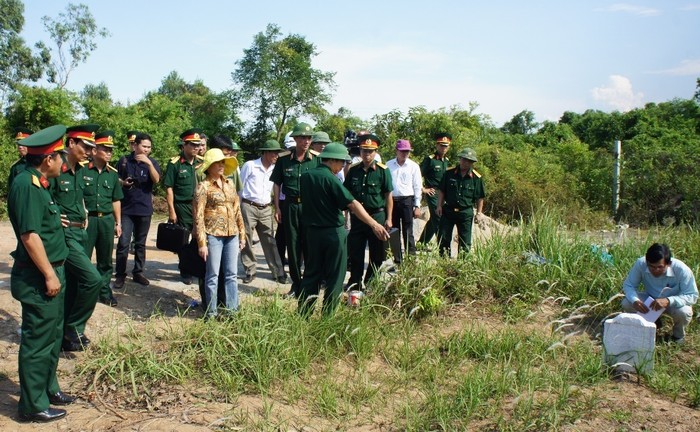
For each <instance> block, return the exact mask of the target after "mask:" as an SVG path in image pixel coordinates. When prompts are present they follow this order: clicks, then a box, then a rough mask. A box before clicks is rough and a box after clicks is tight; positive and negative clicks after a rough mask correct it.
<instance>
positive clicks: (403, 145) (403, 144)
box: [396, 139, 413, 151]
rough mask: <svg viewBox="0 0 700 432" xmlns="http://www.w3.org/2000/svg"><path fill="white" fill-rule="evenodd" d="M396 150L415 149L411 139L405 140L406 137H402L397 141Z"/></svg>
mask: <svg viewBox="0 0 700 432" xmlns="http://www.w3.org/2000/svg"><path fill="white" fill-rule="evenodd" d="M396 150H399V151H411V150H413V149H412V148H411V141H409V140H405V139H400V140H397V141H396Z"/></svg>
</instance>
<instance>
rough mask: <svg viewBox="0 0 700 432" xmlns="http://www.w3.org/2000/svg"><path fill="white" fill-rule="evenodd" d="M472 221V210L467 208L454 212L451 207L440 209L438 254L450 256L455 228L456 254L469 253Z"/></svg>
mask: <svg viewBox="0 0 700 432" xmlns="http://www.w3.org/2000/svg"><path fill="white" fill-rule="evenodd" d="M473 220H474V209H471V208H468V209H464V210H458V211H455V209H454V208H453V207H447V206H443V207H442V218H440V232H439V234H438V241H439V242H440V253H441V254H443V255H447V256H450V255H451V253H452V250H451V244H452V231H453V229H454V227H455V226H456V227H457V237H458V238H459V243H458V245H457V254H459V252H460V251H464V252H469V250H470V249H471V247H472V221H473Z"/></svg>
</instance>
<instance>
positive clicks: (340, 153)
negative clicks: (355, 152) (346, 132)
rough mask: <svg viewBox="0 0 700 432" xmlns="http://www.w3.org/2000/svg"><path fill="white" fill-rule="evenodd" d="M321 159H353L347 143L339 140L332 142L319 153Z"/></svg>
mask: <svg viewBox="0 0 700 432" xmlns="http://www.w3.org/2000/svg"><path fill="white" fill-rule="evenodd" d="M318 157H320V158H321V159H336V160H343V161H349V160H351V158H350V154H349V153H348V149H347V147H345V144H343V143H339V142H332V143H330V144H328V145H327V146H326V148H324V149H323V151H322V152H321V153H320V154H319V155H318Z"/></svg>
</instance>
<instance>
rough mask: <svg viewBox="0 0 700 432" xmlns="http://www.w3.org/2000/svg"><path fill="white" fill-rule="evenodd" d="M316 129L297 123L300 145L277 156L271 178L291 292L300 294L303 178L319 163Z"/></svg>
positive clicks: (295, 138) (295, 129) (295, 134)
mask: <svg viewBox="0 0 700 432" xmlns="http://www.w3.org/2000/svg"><path fill="white" fill-rule="evenodd" d="M313 133H314V131H313V129H312V128H311V126H310V125H309V124H307V123H303V122H302V123H297V125H296V126H294V129H292V135H291V136H292V138H294V142H295V143H296V147H294V148H293V149H291V154H290V155H289V156H283V157H280V158H279V159H277V163H276V164H275V169H274V170H273V171H272V176H270V180H271V181H272V182H273V183H274V186H273V187H272V189H273V192H274V195H275V198H274V203H275V220H276V221H277V223H280V221H281V220H284V230H285V232H284V235H285V239H286V242H287V257H288V261H289V275H290V276H291V277H292V288H291V290H290V291H289V293H288V294H287V295H289V296H296V295H298V294H299V286H300V285H301V261H302V253H303V250H304V247H303V243H304V240H303V239H304V236H303V233H302V230H303V226H302V223H301V218H302V214H301V210H302V206H301V185H300V184H299V179H300V178H301V175H302V174H304V173H305V172H307V171H309V170H311V169H313V168H316V167H317V166H318V163H319V159H318V157H317V156H318V153H317V152H315V151H313V150H311V149H310V148H309V147H310V146H311V137H312V135H313ZM282 191H284V195H285V199H284V200H281V201H280V193H281V192H282Z"/></svg>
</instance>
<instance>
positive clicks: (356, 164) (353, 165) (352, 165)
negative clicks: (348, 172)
mask: <svg viewBox="0 0 700 432" xmlns="http://www.w3.org/2000/svg"><path fill="white" fill-rule="evenodd" d="M361 163H362V161H361V160H360V161H357V162H355V163H354V164H351V165H350V166H349V167H348V169H350V168H352V167H356V166H358V165H359V164H361Z"/></svg>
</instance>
